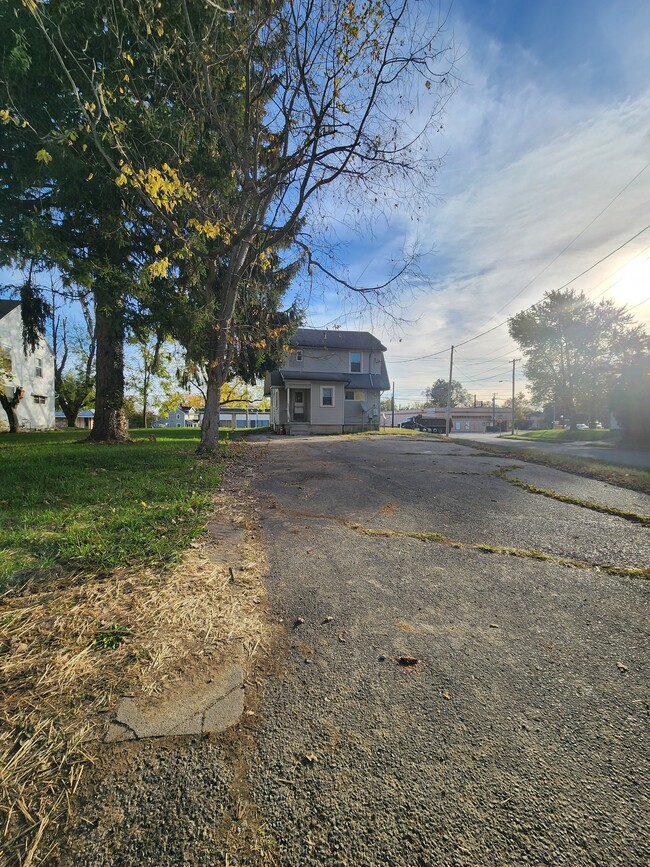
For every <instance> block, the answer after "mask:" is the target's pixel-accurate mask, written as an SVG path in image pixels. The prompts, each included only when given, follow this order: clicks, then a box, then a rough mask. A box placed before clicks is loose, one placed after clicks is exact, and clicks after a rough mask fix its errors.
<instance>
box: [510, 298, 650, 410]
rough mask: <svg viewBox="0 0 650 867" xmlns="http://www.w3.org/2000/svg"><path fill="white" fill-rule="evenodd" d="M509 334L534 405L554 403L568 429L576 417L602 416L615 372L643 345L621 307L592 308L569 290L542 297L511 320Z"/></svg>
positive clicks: (602, 303) (640, 334)
mask: <svg viewBox="0 0 650 867" xmlns="http://www.w3.org/2000/svg"><path fill="white" fill-rule="evenodd" d="M509 329H510V335H511V337H513V338H514V339H515V340H516V341H517V343H518V344H519V346H520V347H521V349H522V352H523V354H524V356H525V358H526V362H525V365H524V372H525V374H526V377H527V379H528V381H529V383H530V386H531V391H532V397H533V400H534V401H535V402H537V403H546V402H548V401H552V400H555V401H556V403H557V405H558V407H560V408H561V409H562V412H563V414H564V415H565V417H568V418H569V419H570V422H571V426H572V427H575V423H576V413H577V412H584V413H587V415H588V417H589V418H590V419H591V420H592V421H595V420H596V419H598V418H599V417H600V416H601V415H602V414H603V411H604V409H605V408H606V402H607V392H608V387H609V382H610V379H611V377H612V375H613V373H614V371H615V370H616V369H617V366H618V365H619V364H620V363H621V362H622V361H623V360H624V359H625V358H626V357H628V356H629V355H632V354H634V353H637V352H641V351H642V350H643V347H644V345H645V341H646V337H645V333H644V331H643V328H642V327H641V326H640V325H638V324H635V323H634V318H633V316H631V315H630V314H629V313H626V311H625V308H624V307H617V306H616V305H615V304H614V303H613V302H611V301H606V300H603V301H600V302H599V303H598V304H596V303H594V302H591V301H589V300H588V299H587V298H586V297H585V295H584V293H583V292H580V293H578V292H576V291H575V290H573V289H567V290H556V291H553V292H547V293H546V295H545V296H544V299H543V300H542V301H540V302H539V304H535V305H534V306H533V307H531V308H530V309H529V310H524V311H523V312H521V313H518V314H517V315H516V316H513V317H512V319H510V322H509Z"/></svg>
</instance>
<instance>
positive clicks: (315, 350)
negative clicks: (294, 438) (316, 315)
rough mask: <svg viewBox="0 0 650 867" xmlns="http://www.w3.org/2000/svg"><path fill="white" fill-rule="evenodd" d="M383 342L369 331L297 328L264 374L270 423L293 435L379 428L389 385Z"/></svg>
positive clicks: (350, 431)
mask: <svg viewBox="0 0 650 867" xmlns="http://www.w3.org/2000/svg"><path fill="white" fill-rule="evenodd" d="M385 351H386V347H385V346H383V345H382V344H381V343H380V342H379V340H377V338H376V337H373V335H372V334H370V333H369V332H367V331H336V330H334V331H329V330H325V331H323V330H320V329H317V328H299V329H298V330H297V331H296V333H295V334H294V335H293V337H292V338H291V340H290V341H289V348H288V351H287V352H286V353H285V355H284V358H283V361H282V366H281V367H280V369H279V370H274V371H273V372H272V373H270V374H267V377H266V382H265V388H264V393H265V394H266V395H269V396H270V398H271V414H270V423H271V427H272V428H273V429H274V430H276V431H280V432H285V433H288V434H293V435H303V434H310V433H312V434H326V433H352V432H355V431H362V430H377V429H378V428H379V423H380V413H379V405H380V403H379V402H380V396H381V392H382V391H386V390H387V389H388V388H390V382H389V380H388V373H387V371H386V363H385V361H384V352H385Z"/></svg>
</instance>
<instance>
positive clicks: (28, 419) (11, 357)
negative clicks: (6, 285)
mask: <svg viewBox="0 0 650 867" xmlns="http://www.w3.org/2000/svg"><path fill="white" fill-rule="evenodd" d="M21 388H22V389H23V391H24V394H23V397H22V399H21V400H20V402H19V403H18V404H17V407H16V412H17V415H18V424H19V426H20V428H21V429H24V430H45V429H49V428H53V427H54V354H53V352H52V350H51V349H50V347H49V346H48V345H47V342H46V340H45V338H44V337H41V338H40V339H39V342H38V344H37V346H36V349H35V351H34V352H31V351H29V350H28V351H27V353H25V351H24V349H23V323H22V317H21V312H20V301H7V300H0V389H2V391H3V392H4V394H5V395H6V397H7V398H8V399H9V400H13V398H14V397H15V395H16V392H17V391H18V390H19V389H21ZM8 426H9V425H8V417H7V416H6V413H5V411H4V410H0V428H5V429H6V428H7V427H8Z"/></svg>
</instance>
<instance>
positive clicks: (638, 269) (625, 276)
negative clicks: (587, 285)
mask: <svg viewBox="0 0 650 867" xmlns="http://www.w3.org/2000/svg"><path fill="white" fill-rule="evenodd" d="M648 296H650V257H647V258H645V259H633V260H632V261H631V262H628V263H627V265H623V267H622V268H621V269H620V270H619V271H618V272H617V273H616V275H615V278H614V283H613V284H612V288H611V290H610V292H609V293H608V297H610V298H612V299H613V300H614V301H616V303H617V304H629V305H630V306H632V305H634V304H638V303H639V302H640V301H643V299H644V298H648Z"/></svg>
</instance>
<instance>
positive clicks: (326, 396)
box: [320, 385, 334, 406]
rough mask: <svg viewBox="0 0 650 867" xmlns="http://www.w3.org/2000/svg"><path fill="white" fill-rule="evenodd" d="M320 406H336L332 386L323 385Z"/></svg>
mask: <svg viewBox="0 0 650 867" xmlns="http://www.w3.org/2000/svg"><path fill="white" fill-rule="evenodd" d="M320 405H321V406H334V389H333V388H332V387H331V386H328V385H323V386H321V390H320Z"/></svg>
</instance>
